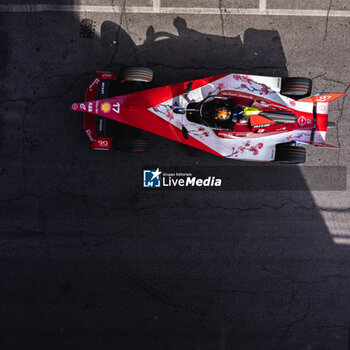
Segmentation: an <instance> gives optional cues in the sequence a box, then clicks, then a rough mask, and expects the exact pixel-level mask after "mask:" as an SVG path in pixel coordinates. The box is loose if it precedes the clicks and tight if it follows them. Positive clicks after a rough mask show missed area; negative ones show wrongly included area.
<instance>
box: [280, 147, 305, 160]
mask: <svg viewBox="0 0 350 350" xmlns="http://www.w3.org/2000/svg"><path fill="white" fill-rule="evenodd" d="M305 160H306V149H305V148H304V147H300V146H283V145H281V146H277V147H276V155H275V161H277V162H282V163H290V164H300V163H305Z"/></svg>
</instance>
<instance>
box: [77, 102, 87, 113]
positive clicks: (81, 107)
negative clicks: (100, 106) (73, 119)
mask: <svg viewBox="0 0 350 350" xmlns="http://www.w3.org/2000/svg"><path fill="white" fill-rule="evenodd" d="M79 107H80V109H82V110H83V111H86V106H85V105H84V103H81V104H80V105H79Z"/></svg>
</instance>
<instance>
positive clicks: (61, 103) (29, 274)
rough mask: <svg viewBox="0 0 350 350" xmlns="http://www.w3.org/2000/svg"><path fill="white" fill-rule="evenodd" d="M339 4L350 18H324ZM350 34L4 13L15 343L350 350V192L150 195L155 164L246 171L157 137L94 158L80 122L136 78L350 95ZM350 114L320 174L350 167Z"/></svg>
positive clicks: (296, 21)
mask: <svg viewBox="0 0 350 350" xmlns="http://www.w3.org/2000/svg"><path fill="white" fill-rule="evenodd" d="M11 3H12V2H11ZM14 3H15V2H14ZM17 3H24V2H20V1H18V2H17ZM33 3H40V1H33ZM45 3H55V2H54V1H47V2H45ZM62 3H64V4H72V2H70V1H64V2H62ZM81 3H82V4H83V2H81ZM85 3H86V4H92V3H93V2H92V1H89V2H85ZM129 3H130V4H131V5H134V6H138V5H141V6H148V5H152V3H151V2H150V1H148V2H147V1H136V0H134V1H130V2H127V4H129ZM164 3H166V5H167V6H180V7H181V6H184V5H183V4H182V3H181V2H180V1H175V2H169V1H167V0H164ZM170 3H172V4H170ZM183 3H185V2H183ZM195 3H196V4H195V5H196V6H205V7H209V6H213V5H212V4H213V3H214V2H209V1H203V2H200V1H196V2H195ZM227 3H229V6H233V7H236V6H244V7H254V6H258V3H257V1H248V2H247V3H246V2H242V1H237V2H234V1H231V2H227ZM242 3H243V4H242ZM245 3H246V5H244V4H245ZM316 3H317V4H318V3H319V7H316V5H317V4H316ZM101 4H103V5H105V4H104V3H103V2H101ZM169 4H170V5H169ZM313 4H314V2H313ZM325 4H326V5H325ZM106 5H108V4H106ZM269 5H270V6H271V7H274V8H283V7H284V8H289V9H290V8H296V9H301V8H308V7H310V6H309V5H308V3H307V2H304V1H289V2H288V4H287V5H285V6H283V5H281V4H280V2H279V1H273V0H269V1H267V7H269ZM187 6H188V5H187ZM332 6H334V9H337V10H348V9H349V5H348V2H347V1H345V0H344V1H340V0H339V1H333V2H332V1H331V2H330V3H328V2H327V1H318V2H315V5H314V7H313V8H318V9H322V10H324V9H326V10H329V9H330V8H331V7H332ZM332 8H333V7H332ZM349 37H350V18H348V17H339V18H335V17H329V18H328V17H300V16H298V17H293V16H234V15H225V13H224V11H223V13H222V14H221V15H179V16H178V15H176V14H151V13H150V14H137V13H134V14H132V13H123V12H122V13H115V14H114V13H92V12H90V13H84V12H81V13H73V12H36V13H1V14H0V38H1V40H0V91H1V95H0V117H1V123H0V180H1V182H0V196H1V202H0V203H1V210H0V232H1V236H0V244H1V248H0V254H1V255H0V286H1V288H0V348H1V349H305V350H306V349H310V350H311V349H336V350H338V349H339V350H345V349H349V348H350V343H349V326H350V246H349V244H350V229H349V218H350V212H349V211H350V196H349V192H348V191H347V190H344V191H334V192H332V191H312V190H309V191H305V190H304V191H256V192H251V191H213V190H211V191H174V192H167V191H158V192H155V191H151V192H150V191H145V190H142V188H141V179H142V175H141V170H142V168H143V167H145V166H154V167H162V166H176V167H179V169H181V170H186V167H190V166H199V167H204V168H205V167H207V166H219V167H227V171H228V172H232V175H233V176H234V174H235V173H234V171H235V170H234V169H235V167H236V166H242V165H246V163H242V162H238V161H233V160H228V159H221V158H219V157H215V156H213V155H210V154H206V153H203V152H200V151H197V150H192V149H187V148H184V147H182V146H181V145H179V144H176V143H174V142H172V141H170V140H166V139H162V138H160V137H157V136H155V135H148V137H149V138H150V139H151V140H152V142H153V145H152V148H151V150H150V151H149V152H147V153H144V154H125V153H118V152H116V151H110V152H93V151H91V150H90V149H89V148H90V142H89V140H88V139H87V137H86V136H85V134H84V133H83V129H82V116H81V115H80V114H79V113H74V112H72V111H71V110H70V105H71V103H72V102H75V101H80V100H82V98H83V93H84V90H85V89H86V87H87V86H88V84H89V83H90V82H91V81H92V80H93V78H94V71H95V70H111V71H119V69H120V68H122V67H125V66H135V65H145V66H149V67H151V68H152V69H153V70H154V72H155V81H154V84H155V85H165V84H170V83H175V82H179V81H183V80H190V79H194V78H200V77H204V76H210V75H214V74H220V73H227V72H238V73H240V72H247V73H253V74H264V75H275V76H288V75H289V76H305V77H309V78H312V79H313V81H314V93H321V92H348V90H349V87H350V71H349V66H350V58H349V57H350V55H349V54H350V43H349ZM349 103H350V97H349V96H347V97H346V98H343V99H341V100H337V101H335V102H333V103H332V104H331V107H330V120H331V121H334V122H336V123H337V128H336V129H332V130H330V131H329V132H328V135H327V141H328V143H330V144H335V145H340V146H341V150H339V151H338V150H328V149H320V148H312V147H308V160H307V163H306V164H305V165H303V166H308V165H313V166H318V167H320V169H324V168H321V166H324V165H329V166H347V165H348V164H349V161H350V152H349V151H350V138H349V131H350V118H349V115H348V114H349V113H348V110H349ZM253 166H254V167H256V168H257V169H258V168H259V167H260V166H262V165H253ZM291 174H292V175H291V176H293V180H295V179H296V178H297V179H298V181H300V183H305V182H307V179H304V177H303V172H302V171H300V169H299V168H298V167H293V170H291ZM315 176H317V174H316V175H315ZM322 179H323V180H322V181H327V179H325V178H324V176H323V177H322ZM256 181H260V179H259V178H256ZM275 181H276V183H277V184H278V183H279V181H280V179H279V178H278V177H277V176H276V179H275ZM284 181H285V179H284ZM325 186H326V185H325Z"/></svg>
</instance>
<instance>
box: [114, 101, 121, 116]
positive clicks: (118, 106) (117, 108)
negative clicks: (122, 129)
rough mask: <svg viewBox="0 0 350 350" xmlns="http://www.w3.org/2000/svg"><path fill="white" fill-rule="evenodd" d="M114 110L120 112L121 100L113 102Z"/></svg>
mask: <svg viewBox="0 0 350 350" xmlns="http://www.w3.org/2000/svg"><path fill="white" fill-rule="evenodd" d="M112 109H113V111H114V112H115V113H119V110H120V104H119V102H117V103H113V108H112Z"/></svg>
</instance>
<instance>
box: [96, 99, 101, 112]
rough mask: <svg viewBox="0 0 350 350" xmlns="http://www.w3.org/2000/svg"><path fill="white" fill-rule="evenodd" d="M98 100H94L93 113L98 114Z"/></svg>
mask: <svg viewBox="0 0 350 350" xmlns="http://www.w3.org/2000/svg"><path fill="white" fill-rule="evenodd" d="M99 104H100V102H99V101H95V113H96V114H98V106H99Z"/></svg>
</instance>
